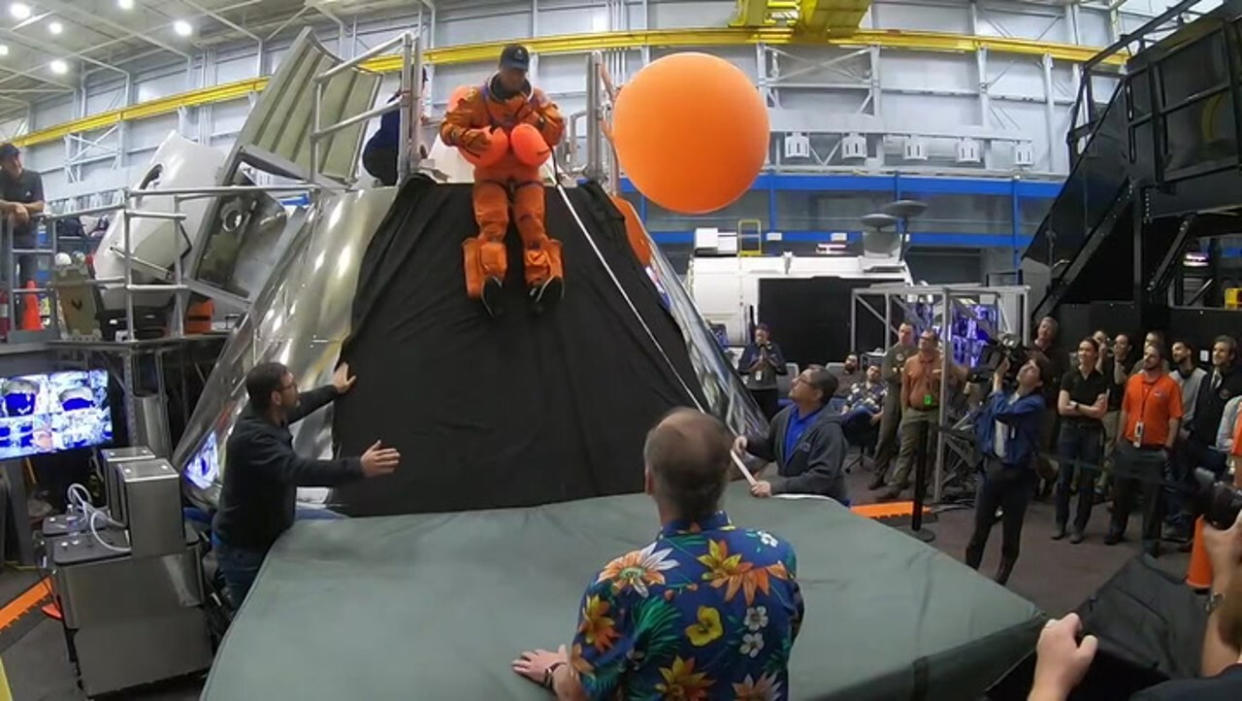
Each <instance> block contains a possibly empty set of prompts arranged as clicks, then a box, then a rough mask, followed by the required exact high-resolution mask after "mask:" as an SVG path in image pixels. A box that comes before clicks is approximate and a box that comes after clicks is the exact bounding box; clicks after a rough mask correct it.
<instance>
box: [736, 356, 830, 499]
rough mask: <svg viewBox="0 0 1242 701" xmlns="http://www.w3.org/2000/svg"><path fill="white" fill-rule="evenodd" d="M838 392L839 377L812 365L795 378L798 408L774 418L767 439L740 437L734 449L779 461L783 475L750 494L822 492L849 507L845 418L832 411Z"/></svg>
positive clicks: (759, 484)
mask: <svg viewBox="0 0 1242 701" xmlns="http://www.w3.org/2000/svg"><path fill="white" fill-rule="evenodd" d="M836 390H837V378H836V377H834V376H833V375H832V373H830V372H828V371H827V370H825V369H824V368H823V367H821V366H818V365H812V366H811V367H808V368H807V369H806V370H803V371H802V374H800V375H798V376H797V377H796V378H794V381H793V386H792V387H790V389H789V398H790V399H791V400H792V401H793V404H792V405H790V406H788V407H786V408H784V409H782V410H781V411H780V413H778V414H777V415H776V418H774V419H772V422H771V423H770V424H768V432H767V434H766V435H765V434H752V435H749V436H738V437H737V440H736V441H734V443H733V449H734V450H735V451H737V452H738V453H739V454H746V453H750V454H751V455H754V456H755V457H758V458H763V459H764V460H771V461H775V462H776V472H777V475H779V477H780V479H775V480H760V481H758V482H756V483H755V484H754V485H752V486H751V488H750V493H751V494H753V495H754V496H756V497H758V498H760V499H765V498H767V497H770V496H773V495H775V494H818V495H820V496H826V497H832V498H833V499H836V500H837V501H839V502H841V503H842V504H845V505H847V506H848V505H849V495H848V492H847V491H846V487H845V470H844V465H845V452H846V450H847V449H848V445H847V444H846V442H845V433H844V432H843V430H842V428H841V421H842V419H843V417H842V415H841V414H837V413H833V412H832V410H831V409H829V408H828V402H829V401H831V400H832V396H833V394H834V393H835V392H836Z"/></svg>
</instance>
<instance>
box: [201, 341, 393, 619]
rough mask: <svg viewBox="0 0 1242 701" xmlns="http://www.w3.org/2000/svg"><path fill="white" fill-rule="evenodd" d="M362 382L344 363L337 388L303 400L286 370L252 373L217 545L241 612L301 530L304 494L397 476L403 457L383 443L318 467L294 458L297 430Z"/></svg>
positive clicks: (229, 464)
mask: <svg viewBox="0 0 1242 701" xmlns="http://www.w3.org/2000/svg"><path fill="white" fill-rule="evenodd" d="M356 379H357V378H355V377H353V376H352V375H350V374H349V365H347V364H344V363H342V364H341V366H340V367H339V368H337V370H336V373H335V374H334V375H333V376H332V384H330V385H328V386H326V387H320V388H319V389H316V390H312V391H310V392H307V393H305V394H299V392H298V385H297V382H296V381H295V380H294V379H293V374H292V373H290V372H289V369H288V368H286V367H285V366H284V365H281V364H280V363H263V364H262V365H257V366H255V367H254V368H252V369H251V370H250V372H248V373H247V374H246V393H247V394H248V395H249V396H250V403H249V405H248V406H247V407H246V409H245V410H244V411H243V412H242V414H241V416H240V417H239V418H238V420H237V425H236V426H234V427H233V433H232V435H231V436H229V441H228V445H227V448H226V449H225V450H226V452H225V472H224V488H223V489H222V490H221V493H220V509H219V511H217V512H216V516H215V519H214V521H213V523H212V531H213V533H212V543H213V546H214V547H215V550H216V556H217V558H218V560H219V563H220V571H221V573H222V574H223V575H224V581H225V583H226V584H227V585H228V588H229V594H230V596H231V598H232V599H233V605H234V606H241V603H242V601H243V600H244V599H245V598H246V593H247V592H249V591H250V586H251V585H252V584H254V579H255V576H256V575H258V573H259V567H260V566H261V565H262V564H263V559H264V557H266V556H267V551H268V550H269V549H270V548H271V547H272V544H273V543H275V542H276V539H277V538H279V537H280V534H281V533H284V532H285V531H286V530H288V528H289V527H290V526H292V525H293V518H294V512H295V505H296V504H295V502H296V499H297V488H298V487H334V486H336V485H339V484H344V483H346V482H352V481H354V480H358V479H363V478H365V477H379V476H381V475H387V474H389V473H391V472H392V471H393V470H395V469H397V463H398V462H399V461H400V460H401V455H400V454H399V453H397V451H396V450H394V449H392V448H382V447H381V446H380V443H379V441H376V442H375V445H373V446H371V447H370V448H368V449H367V451H366V452H365V453H363V454H362V457H361V458H340V459H337V460H313V459H310V458H304V457H301V456H299V455H298V454H297V453H295V452H293V434H291V433H289V424H291V423H293V422H295V421H298V420H300V419H302V418H303V417H305V416H307V415H308V414H310V413H311V412H313V411H315V410H316V409H319V408H320V407H322V406H324V405H326V404H328V403H329V402H332V401H333V400H335V399H336V398H337V397H338V396H340V395H342V394H345V393H346V392H348V391H349V390H350V388H351V387H353V386H354V380H356Z"/></svg>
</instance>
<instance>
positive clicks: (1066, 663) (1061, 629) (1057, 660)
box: [1030, 613, 1100, 701]
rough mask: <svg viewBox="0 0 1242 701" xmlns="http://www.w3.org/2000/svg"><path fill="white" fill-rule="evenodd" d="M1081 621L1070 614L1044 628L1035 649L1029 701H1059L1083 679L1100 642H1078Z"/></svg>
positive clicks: (1094, 640) (1091, 637)
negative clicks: (1033, 681) (1033, 673)
mask: <svg viewBox="0 0 1242 701" xmlns="http://www.w3.org/2000/svg"><path fill="white" fill-rule="evenodd" d="M1081 630H1082V621H1081V620H1080V619H1079V618H1078V614H1076V613H1071V614H1069V615H1067V616H1065V617H1064V618H1061V619H1053V620H1050V621H1048V623H1047V624H1046V625H1044V631H1043V632H1042V633H1040V634H1039V644H1038V645H1037V646H1036V648H1035V651H1036V661H1035V683H1034V685H1033V686H1032V687H1031V695H1030V699H1031V701H1051V700H1052V699H1057V700H1058V701H1061V700H1063V699H1065V698H1066V697H1067V696H1069V693H1070V691H1072V690H1073V688H1074V687H1075V686H1078V683H1079V682H1081V681H1082V678H1083V677H1084V676H1086V674H1087V669H1088V668H1089V667H1090V666H1091V661H1092V660H1093V659H1095V652H1096V650H1097V648H1098V647H1099V644H1100V641H1099V640H1097V639H1096V637H1095V636H1094V635H1088V636H1086V637H1084V638H1083V639H1082V642H1081V643H1079V642H1078V633H1079V632H1080V631H1081Z"/></svg>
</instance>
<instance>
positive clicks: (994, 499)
mask: <svg viewBox="0 0 1242 701" xmlns="http://www.w3.org/2000/svg"><path fill="white" fill-rule="evenodd" d="M1008 370H1009V361H1008V360H1005V361H1003V362H1002V363H1001V365H1000V367H998V368H997V369H996V374H995V375H994V376H993V377H992V394H990V395H989V396H988V398H987V400H985V402H984V405H983V411H982V412H981V413H980V414H979V420H978V422H977V423H976V424H975V432H976V434H977V436H978V439H979V452H980V453H982V454H983V463H982V465H981V468H982V472H983V474H982V475H980V478H979V493H978V496H977V497H976V498H975V532H974V534H973V535H971V536H970V544H969V545H967V546H966V564H967V565H970V566H971V567H973V568H974V569H979V563H980V562H981V561H982V560H983V546H984V545H986V544H987V542H988V534H989V533H991V531H992V524H993V522H994V521H995V520H996V509H997V507H1003V508H1004V518H1003V526H1002V531H1003V538H1002V541H1001V561H1000V566H999V567H998V568H997V570H996V581H997V582H998V583H1000V584H1004V583H1005V582H1007V581H1009V574H1010V573H1011V572H1013V563H1014V562H1016V561H1017V559H1018V549H1019V544H1020V542H1021V539H1022V519H1023V518H1024V517H1025V516H1026V505H1027V504H1028V503H1029V502H1030V500H1031V496H1032V495H1033V493H1034V491H1035V481H1036V475H1035V469H1034V459H1035V456H1036V453H1037V452H1038V450H1039V420H1040V417H1041V416H1042V415H1043V411H1044V397H1043V394H1042V393H1041V392H1040V391H1039V390H1040V387H1042V386H1043V380H1042V374H1041V373H1042V368H1041V367H1040V365H1039V362H1038V361H1037V360H1035V359H1034V358H1032V359H1031V360H1028V361H1027V362H1026V364H1025V365H1023V366H1022V367H1021V368H1020V369H1019V370H1018V386H1017V387H1016V388H1015V389H1014V390H1013V391H1006V390H1005V388H1004V378H1005V373H1006V372H1007V371H1008Z"/></svg>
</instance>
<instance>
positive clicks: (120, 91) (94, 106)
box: [86, 85, 125, 114]
mask: <svg viewBox="0 0 1242 701" xmlns="http://www.w3.org/2000/svg"><path fill="white" fill-rule="evenodd" d="M124 93H125V89H124V87H123V86H120V85H118V86H117V87H115V88H112V89H108V90H101V91H99V92H90V91H87V95H86V113H87V114H97V113H99V112H108V111H109V110H114V109H117V108H118V107H124V106H125V95H124Z"/></svg>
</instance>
